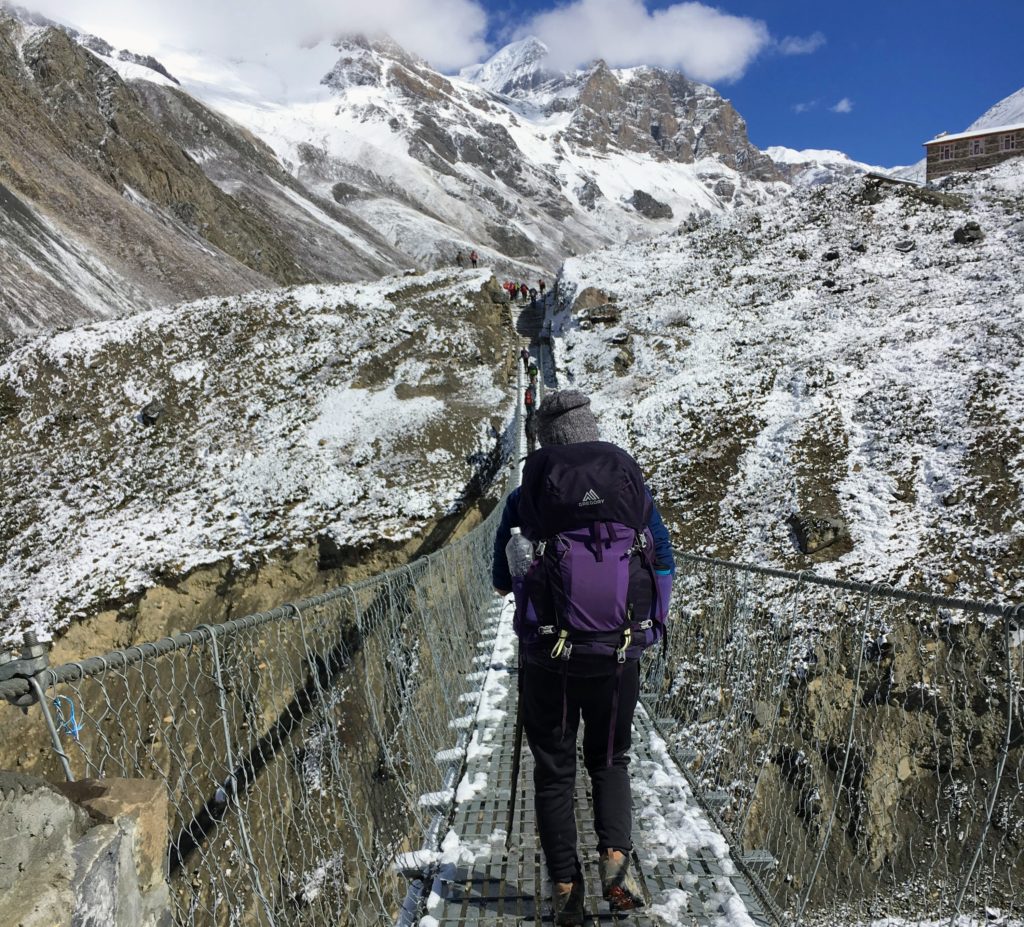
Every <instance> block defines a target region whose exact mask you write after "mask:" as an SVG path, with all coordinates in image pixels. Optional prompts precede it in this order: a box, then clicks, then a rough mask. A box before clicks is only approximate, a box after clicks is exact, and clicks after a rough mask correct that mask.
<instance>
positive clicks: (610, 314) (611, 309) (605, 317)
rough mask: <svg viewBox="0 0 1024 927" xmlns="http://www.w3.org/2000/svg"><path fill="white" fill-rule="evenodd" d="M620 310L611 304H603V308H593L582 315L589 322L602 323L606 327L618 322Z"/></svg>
mask: <svg viewBox="0 0 1024 927" xmlns="http://www.w3.org/2000/svg"><path fill="white" fill-rule="evenodd" d="M619 314H620V310H619V307H618V306H615V305H613V304H612V303H605V304H604V305H603V306H594V307H593V308H592V309H588V310H587V311H586V312H585V313H583V315H584V317H585V318H586V319H588V320H589V321H591V322H603V323H604V324H606V325H609V324H611V323H612V322H618V321H619Z"/></svg>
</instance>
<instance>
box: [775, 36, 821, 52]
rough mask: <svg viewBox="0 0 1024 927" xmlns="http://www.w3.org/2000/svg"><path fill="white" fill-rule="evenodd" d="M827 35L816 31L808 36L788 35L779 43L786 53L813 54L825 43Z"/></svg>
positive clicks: (780, 49) (779, 46) (781, 50)
mask: <svg viewBox="0 0 1024 927" xmlns="http://www.w3.org/2000/svg"><path fill="white" fill-rule="evenodd" d="M825 41H826V39H825V35H824V33H821V32H815V33H813V34H811V35H808V36H803V37H801V36H797V35H787V36H786V37H785V38H784V39H782V40H781V41H780V42H779V44H778V49H779V51H780V52H782V54H784V55H811V54H813V53H814V52H816V51H817V50H818V49H819V48H821V46H822V45H824V44H825Z"/></svg>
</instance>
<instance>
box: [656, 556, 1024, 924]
mask: <svg viewBox="0 0 1024 927" xmlns="http://www.w3.org/2000/svg"><path fill="white" fill-rule="evenodd" d="M773 572H774V573H776V574H778V575H772V573H773ZM897 595H899V593H895V594H894V593H893V592H892V591H891V590H889V589H888V588H885V587H864V588H862V589H860V590H856V591H854V590H851V589H849V588H837V587H834V586H829V585H824V584H821V583H820V582H819V581H817V580H816V579H814V578H812V577H807V576H801V575H798V574H783V573H782V571H758V570H756V569H751V568H745V567H743V566H740V565H732V564H725V563H722V562H718V561H711V560H707V559H705V558H699V557H688V556H686V555H683V556H682V557H681V558H680V562H679V564H678V573H677V577H676V594H675V597H674V598H675V611H676V620H675V621H674V622H673V623H672V625H671V631H670V635H669V646H668V653H667V659H664V660H663V659H661V657H660V655H659V656H658V658H657V659H654V660H652V661H651V663H650V664H649V666H648V674H647V698H648V700H649V704H651V705H652V706H653V709H654V711H655V713H656V714H657V715H658V716H660V718H661V724H662V727H663V728H667V729H668V730H669V731H670V736H671V740H672V743H673V745H674V747H675V750H676V755H677V757H678V758H679V759H680V760H681V761H682V762H683V764H684V765H685V768H686V769H687V771H688V774H689V775H690V776H691V777H692V779H693V781H694V783H695V784H696V785H697V787H698V790H699V793H700V794H702V795H703V796H705V800H707V801H708V804H709V807H710V808H712V809H713V810H714V812H715V814H716V816H717V817H718V819H719V822H720V824H721V825H722V828H723V830H724V832H725V834H726V836H727V837H728V838H729V840H730V843H731V844H732V847H733V851H734V853H735V854H737V855H738V856H740V857H741V858H742V854H744V853H746V854H748V855H749V857H748V858H750V859H752V860H754V861H756V864H757V865H756V871H755V872H752V873H751V874H752V876H754V877H755V878H756V880H757V881H758V882H759V883H760V886H761V888H762V890H763V892H764V894H765V895H766V896H767V899H768V901H769V902H770V904H771V906H772V907H773V908H774V911H775V914H776V916H778V917H779V919H780V920H783V921H785V922H801V923H807V924H821V925H826V924H827V925H836V924H849V925H853V924H858V925H859V924H865V925H867V924H878V925H882V924H884V925H886V927H894V925H897V924H902V923H904V922H908V923H915V924H916V923H931V922H940V923H943V924H947V923H949V924H957V925H961V927H962V925H967V924H978V925H980V924H993V923H998V924H1021V923H1024V791H1022V786H1024V725H1022V720H1024V717H1022V714H1021V712H1022V697H1024V695H1022V679H1024V629H1022V619H1024V612H1022V611H1021V609H1019V608H1018V609H1017V610H1016V612H1013V611H1011V610H1009V609H1004V610H1001V611H1000V610H999V609H998V608H996V607H994V606H984V605H982V603H963V607H959V608H958V607H951V606H949V605H941V606H940V605H935V604H928V603H927V602H925V601H912V600H905V599H900V598H897V597H895V596H897ZM758 851H761V852H760V853H759V852H758ZM763 851H767V853H765V852H763ZM887 919H892V920H887Z"/></svg>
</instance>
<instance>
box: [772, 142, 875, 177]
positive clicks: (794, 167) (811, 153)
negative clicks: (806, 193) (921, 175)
mask: <svg viewBox="0 0 1024 927" xmlns="http://www.w3.org/2000/svg"><path fill="white" fill-rule="evenodd" d="M764 153H765V154H766V155H768V157H769V158H771V159H772V161H774V162H775V164H776V166H777V167H778V168H779V170H780V172H781V173H782V174H783V176H785V178H786V179H787V180H788V181H789V182H790V183H792V184H793V185H794V186H797V187H817V186H820V185H821V184H825V183H834V182H835V181H837V180H846V179H848V178H850V177H855V176H856V175H858V174H888V173H889V168H885V167H880V166H878V165H875V164H865V163H864V162H863V161H854V160H853V159H852V158H851V157H850V156H849V155H846V154H844V153H843V152H841V151H833V150H831V149H828V148H805V149H803V150H801V151H797V150H795V149H793V148H785V147H783V146H781V145H773V146H771V147H770V148H766V149H765V150H764Z"/></svg>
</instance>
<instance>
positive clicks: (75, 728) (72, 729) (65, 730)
mask: <svg viewBox="0 0 1024 927" xmlns="http://www.w3.org/2000/svg"><path fill="white" fill-rule="evenodd" d="M62 702H67V704H68V716H67V717H66V718H65V717H64V709H63V708H62V707H61V703H62ZM53 707H54V709H55V711H56V712H57V727H58V728H59V730H60V732H61V733H62V734H67V735H68V736H69V737H73V738H74V739H75V741H77V740H78V733H79V731H81V730H82V727H83V725H81V724H79V723H78V722H77V721H76V720H75V703H74V702H73V701H72V700H71V699H70V698H68V696H66V695H58V696H57V697H56V698H55V699H54V700H53Z"/></svg>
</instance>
